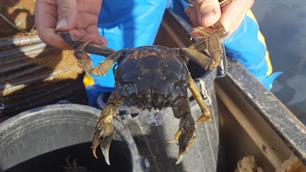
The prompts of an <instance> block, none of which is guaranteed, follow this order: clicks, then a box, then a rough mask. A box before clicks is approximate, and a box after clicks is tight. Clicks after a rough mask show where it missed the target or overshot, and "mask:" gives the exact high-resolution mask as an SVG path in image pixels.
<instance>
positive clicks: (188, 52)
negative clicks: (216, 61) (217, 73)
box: [181, 47, 213, 70]
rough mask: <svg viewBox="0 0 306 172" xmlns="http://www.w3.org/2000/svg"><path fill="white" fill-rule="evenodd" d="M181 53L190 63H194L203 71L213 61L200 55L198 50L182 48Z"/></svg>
mask: <svg viewBox="0 0 306 172" xmlns="http://www.w3.org/2000/svg"><path fill="white" fill-rule="evenodd" d="M181 53H182V55H183V56H186V57H188V58H190V59H191V60H192V61H194V62H196V63H197V64H198V65H200V66H201V67H202V68H204V69H205V70H207V69H209V68H210V66H211V65H212V63H213V61H212V59H211V58H209V57H208V56H206V55H205V54H203V53H200V52H199V51H198V50H196V49H193V47H192V48H182V49H181Z"/></svg>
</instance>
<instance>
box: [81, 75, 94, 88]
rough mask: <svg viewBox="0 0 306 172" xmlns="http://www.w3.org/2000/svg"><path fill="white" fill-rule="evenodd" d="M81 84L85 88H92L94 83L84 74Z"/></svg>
mask: <svg viewBox="0 0 306 172" xmlns="http://www.w3.org/2000/svg"><path fill="white" fill-rule="evenodd" d="M83 84H84V85H85V87H87V86H92V85H94V84H95V81H94V80H93V78H92V77H91V76H89V75H87V74H85V76H84V78H83Z"/></svg>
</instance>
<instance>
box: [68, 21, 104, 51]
mask: <svg viewBox="0 0 306 172" xmlns="http://www.w3.org/2000/svg"><path fill="white" fill-rule="evenodd" d="M70 33H71V35H72V37H73V38H74V39H75V40H79V41H82V42H93V43H96V44H100V45H103V46H106V44H107V43H106V40H105V39H104V38H103V37H102V36H100V35H99V34H98V30H97V29H96V25H91V26H89V27H88V28H86V29H85V30H84V29H76V30H72V31H71V32H70Z"/></svg>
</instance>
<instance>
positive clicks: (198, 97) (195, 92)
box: [189, 76, 211, 123]
mask: <svg viewBox="0 0 306 172" xmlns="http://www.w3.org/2000/svg"><path fill="white" fill-rule="evenodd" d="M189 89H190V91H191V93H192V95H193V97H194V98H195V100H196V101H197V103H198V105H199V106H200V109H201V111H202V115H201V116H200V117H199V118H198V119H197V122H198V123H204V122H206V121H208V120H210V119H211V114H210V112H209V110H208V108H207V106H206V105H205V102H204V100H203V98H202V96H201V94H200V92H199V90H198V88H197V86H196V84H195V82H194V80H193V79H192V78H191V76H190V78H189Z"/></svg>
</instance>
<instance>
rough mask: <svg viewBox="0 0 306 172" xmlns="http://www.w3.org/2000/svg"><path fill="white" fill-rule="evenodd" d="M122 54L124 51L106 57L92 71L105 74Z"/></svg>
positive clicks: (96, 73)
mask: <svg viewBox="0 0 306 172" xmlns="http://www.w3.org/2000/svg"><path fill="white" fill-rule="evenodd" d="M121 55H122V53H121V52H120V51H119V52H116V53H113V54H111V55H109V56H107V57H106V59H105V60H104V61H102V62H101V63H99V64H98V66H97V67H95V68H94V69H92V71H91V73H92V74H94V75H97V76H100V75H105V74H106V73H107V72H108V71H109V70H110V69H111V68H112V67H113V64H114V63H115V61H117V60H118V58H119V57H120V56H121Z"/></svg>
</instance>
